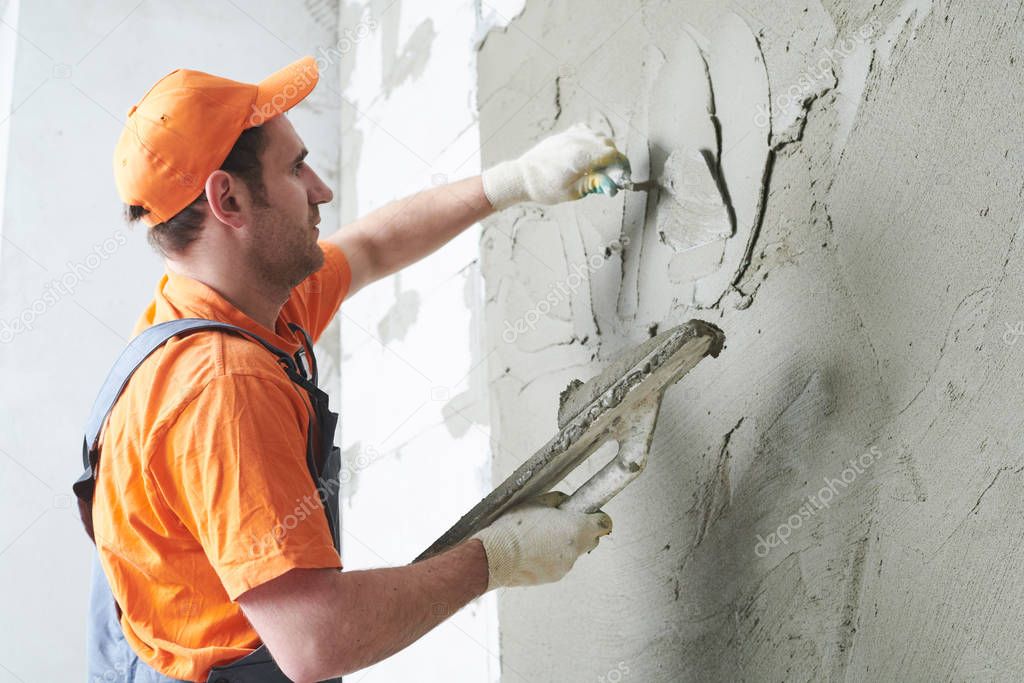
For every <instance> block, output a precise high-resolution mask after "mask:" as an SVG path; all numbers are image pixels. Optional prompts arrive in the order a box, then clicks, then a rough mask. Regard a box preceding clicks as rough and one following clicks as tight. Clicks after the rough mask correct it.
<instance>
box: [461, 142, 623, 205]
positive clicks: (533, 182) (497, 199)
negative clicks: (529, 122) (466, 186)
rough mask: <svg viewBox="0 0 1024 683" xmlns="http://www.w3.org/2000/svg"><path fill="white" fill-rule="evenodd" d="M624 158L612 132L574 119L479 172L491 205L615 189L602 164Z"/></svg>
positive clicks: (558, 199) (563, 198) (560, 199)
mask: <svg viewBox="0 0 1024 683" xmlns="http://www.w3.org/2000/svg"><path fill="white" fill-rule="evenodd" d="M615 164H625V165H626V168H628V167H629V161H628V160H627V159H626V157H625V156H624V155H623V154H622V152H620V151H619V150H618V149H616V147H615V143H614V142H612V140H611V138H607V137H604V136H603V135H600V134H598V133H597V132H595V131H594V130H593V129H592V128H590V127H589V126H588V125H586V124H585V123H577V124H576V125H574V126H572V127H571V128H569V129H568V130H566V131H565V132H562V133H558V134H557V135H552V136H550V137H547V138H544V139H543V140H541V141H540V142H538V143H537V144H536V145H535V146H534V147H532V148H530V149H529V150H527V151H526V153H525V154H523V155H522V156H521V157H519V158H518V159H513V160H511V161H503V162H501V163H500V164H498V165H497V166H494V167H492V168H489V169H487V170H486V171H484V172H483V174H482V176H481V177H482V179H483V183H484V194H485V195H486V196H487V199H488V201H490V202H491V206H493V207H494V209H495V210H496V211H501V210H502V209H506V208H508V207H510V206H512V205H513V204H517V203H519V202H525V201H533V202H537V203H539V204H558V203H560V202H567V201H571V200H573V199H579V198H580V197H582V196H584V195H587V194H591V193H595V192H596V193H606V194H609V195H614V194H615V193H616V192H618V190H619V188H618V186H617V185H616V184H615V183H614V182H613V181H612V180H611V179H610V178H608V176H606V175H604V174H602V173H600V171H601V169H604V168H607V167H608V166H613V165H615Z"/></svg>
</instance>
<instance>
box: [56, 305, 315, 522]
mask: <svg viewBox="0 0 1024 683" xmlns="http://www.w3.org/2000/svg"><path fill="white" fill-rule="evenodd" d="M218 329H219V330H225V331H228V332H236V333H238V334H242V335H245V336H247V337H249V338H251V339H254V340H255V341H257V342H259V343H260V344H262V345H263V346H264V347H265V348H266V349H267V350H268V351H270V352H271V353H273V354H274V355H275V356H277V358H278V360H279V361H280V362H281V363H282V364H283V365H284V369H285V372H287V374H288V376H289V377H290V378H292V379H293V380H301V379H302V376H301V375H300V374H299V371H298V368H297V365H296V362H295V359H294V358H292V357H291V356H290V355H289V354H288V352H286V351H283V350H281V349H279V348H277V347H276V346H274V345H273V344H270V343H269V342H267V341H266V340H265V339H263V338H262V337H260V336H259V335H256V334H253V333H252V332H249V331H248V330H246V329H244V328H241V327H238V326H237V325H232V324H230V323H225V322H219V321H216V320H207V319H205V318H181V319H178V320H168V321H167V322H162V323H158V324H156V325H153V326H152V327H149V328H147V329H145V330H144V331H142V332H141V333H139V335H138V336H136V337H135V338H134V339H132V340H131V342H129V343H128V346H127V347H125V349H124V351H122V352H121V355H120V356H118V358H117V360H116V361H115V362H114V366H113V367H112V368H111V369H110V372H109V373H107V378H106V379H105V380H104V382H103V386H102V388H101V389H100V392H99V394H98V395H97V396H96V401H95V402H94V403H93V406H92V411H90V413H89V419H88V421H87V422H86V424H85V437H84V439H83V440H82V465H83V466H84V467H85V471H84V472H83V473H82V476H80V477H79V478H78V480H77V481H76V482H75V483H74V484H73V485H72V489H73V490H74V492H75V495H76V496H77V497H78V499H79V508H80V509H81V508H83V505H86V506H89V508H90V512H91V503H92V496H93V492H94V490H95V487H96V465H97V463H98V461H99V451H98V448H97V444H98V441H99V436H100V430H101V429H103V424H104V423H105V422H106V420H107V416H108V415H110V411H111V410H113V408H114V404H115V403H116V402H117V399H118V397H119V396H120V395H121V392H122V391H124V388H125V386H126V385H127V384H128V380H129V379H131V376H132V374H134V372H135V371H136V370H137V369H138V367H139V366H140V365H141V364H142V361H144V360H146V358H148V357H149V356H150V354H152V353H153V351H155V350H156V349H157V348H159V347H160V346H162V345H163V344H164V343H165V342H166V341H167V340H168V339H170V338H171V337H174V336H177V335H181V334H187V333H190V332H197V331H199V330H218ZM91 517H92V515H91V514H89V515H88V520H87V519H86V514H85V511H84V509H82V520H83V522H85V523H86V530H87V531H88V532H89V536H90V537H91V536H92V529H91V526H92V524H91V521H92V519H91Z"/></svg>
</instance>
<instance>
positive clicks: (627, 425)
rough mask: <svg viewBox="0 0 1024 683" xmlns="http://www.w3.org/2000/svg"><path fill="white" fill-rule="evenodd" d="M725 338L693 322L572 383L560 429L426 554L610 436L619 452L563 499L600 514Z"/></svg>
mask: <svg viewBox="0 0 1024 683" xmlns="http://www.w3.org/2000/svg"><path fill="white" fill-rule="evenodd" d="M724 343H725V335H724V333H723V332H722V330H720V329H719V328H718V327H716V326H714V325H712V324H711V323H707V322H704V321H702V320H691V321H689V322H687V323H683V324H682V325H679V326H677V327H673V328H671V329H669V330H665V331H664V332H662V333H661V334H659V335H657V336H655V337H652V338H651V339H648V340H647V341H646V342H644V343H642V344H640V345H639V346H637V347H635V348H634V349H632V350H630V351H628V352H626V353H624V354H622V355H621V356H619V357H618V358H617V359H616V360H615V361H614V362H612V364H611V365H609V366H608V367H607V368H606V369H605V370H604V371H603V372H602V373H601V374H599V375H597V376H596V377H594V378H593V379H591V380H589V381H587V382H581V381H579V380H574V381H573V382H570V384H569V386H568V387H566V389H565V391H563V392H562V395H561V397H560V400H559V408H558V433H557V434H555V436H554V437H553V438H552V439H551V440H550V441H548V442H547V443H546V444H544V446H543V447H541V448H540V450H538V451H537V452H536V453H534V454H533V456H531V457H530V459H529V460H527V461H526V462H524V463H523V464H522V465H520V466H519V468H518V469H517V470H516V471H515V472H513V473H512V474H511V475H510V476H509V477H508V478H507V479H506V480H505V481H503V482H502V483H501V484H500V485H499V486H498V487H497V488H495V489H494V490H493V491H492V492H491V493H490V494H488V495H487V496H486V497H485V498H484V499H483V500H481V501H480V502H479V503H477V504H476V505H475V506H474V507H473V508H472V509H471V510H470V511H469V512H467V513H466V514H465V515H463V516H462V518H461V519H460V520H459V521H458V522H456V523H455V525H454V526H452V527H451V528H450V529H449V530H448V531H446V532H445V533H444V534H442V535H441V537H440V538H438V539H437V540H436V541H434V543H433V544H432V545H431V546H430V547H429V548H427V549H426V550H425V551H423V552H422V553H421V554H420V556H419V557H417V558H416V561H419V560H423V559H426V558H428V557H430V556H432V555H436V554H437V553H439V552H441V551H443V550H446V549H447V548H450V547H452V546H455V545H457V544H458V543H461V542H462V541H464V540H466V539H467V538H469V537H470V536H472V535H473V534H475V533H476V532H477V531H479V530H481V529H483V528H484V527H486V526H488V525H489V524H490V523H491V522H493V521H494V520H495V519H497V518H498V517H499V516H500V515H501V514H502V513H504V512H505V511H506V510H508V509H509V508H510V507H512V506H513V505H516V504H517V503H520V502H522V501H525V500H526V499H528V498H531V497H533V496H537V495H540V494H542V493H545V492H547V491H549V490H550V489H551V488H552V487H553V486H555V485H556V484H558V483H559V482H560V481H562V479H564V478H565V477H566V475H568V474H569V473H570V472H572V471H573V470H574V469H576V467H578V466H579V465H580V464H581V463H583V461H585V460H586V459H587V458H589V457H590V456H591V455H592V454H593V453H594V452H595V451H597V450H598V449H599V448H600V447H601V446H602V445H604V444H605V443H606V442H608V441H615V442H617V443H618V451H617V453H616V454H615V457H613V458H612V459H611V460H610V461H609V462H608V463H607V464H606V465H605V466H604V467H602V468H601V469H600V470H599V471H598V472H597V473H596V474H594V475H593V476H592V477H591V478H590V479H589V480H587V481H586V482H585V483H584V484H582V485H581V486H580V487H579V488H578V489H576V491H575V493H573V494H572V495H570V496H569V497H568V498H567V499H566V500H565V501H563V502H562V504H561V505H559V507H560V508H562V509H569V510H578V511H580V512H595V511H596V510H598V509H600V508H601V506H603V505H604V504H605V503H607V502H608V501H609V500H611V499H612V498H613V497H614V496H615V495H616V494H618V493H619V492H620V491H621V490H622V489H624V488H625V487H626V486H627V485H628V484H629V483H630V482H631V481H633V480H634V479H635V478H636V477H637V476H639V475H640V473H641V472H642V471H643V469H644V465H645V464H646V463H647V453H648V451H649V450H650V447H651V438H652V437H653V436H654V427H655V424H656V422H657V419H658V410H659V408H660V407H661V398H662V395H663V394H664V392H665V389H667V388H668V387H670V386H672V385H673V384H675V383H676V382H678V381H679V380H680V378H682V376H683V375H685V374H686V373H687V372H689V371H690V370H691V369H692V368H693V367H694V366H695V365H697V363H699V362H700V361H701V359H703V358H704V357H705V356H715V357H717V356H718V354H719V352H721V350H722V347H723V345H724Z"/></svg>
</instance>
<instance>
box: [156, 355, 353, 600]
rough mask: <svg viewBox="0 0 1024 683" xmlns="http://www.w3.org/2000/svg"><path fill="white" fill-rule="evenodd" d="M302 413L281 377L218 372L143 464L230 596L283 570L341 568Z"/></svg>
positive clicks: (297, 399)
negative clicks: (314, 473)
mask: <svg viewBox="0 0 1024 683" xmlns="http://www.w3.org/2000/svg"><path fill="white" fill-rule="evenodd" d="M288 392H292V394H293V395H289V393H288ZM305 410H306V408H305V404H304V403H303V402H302V400H301V398H299V395H298V393H297V392H295V390H294V388H293V387H291V386H288V385H286V384H284V383H283V382H282V383H277V382H275V381H272V380H269V379H264V378H260V377H254V376H249V375H231V374H229V375H223V376H220V377H217V378H215V379H213V380H211V381H210V383H209V384H208V385H207V386H206V387H205V388H204V389H203V390H202V391H201V392H200V393H199V395H198V396H197V397H196V398H195V399H194V400H192V401H191V402H190V403H189V404H188V405H187V406H186V407H185V409H184V410H183V411H182V412H181V413H180V414H179V415H178V417H177V418H176V419H175V421H174V423H173V424H172V425H171V427H170V428H169V429H168V431H167V435H166V438H165V447H164V448H163V449H161V450H160V453H158V454H155V455H154V456H153V458H152V459H151V461H150V463H149V467H148V469H147V475H148V476H149V477H150V478H151V479H152V480H153V484H154V486H155V488H157V489H158V490H159V491H160V494H161V496H162V497H163V499H164V501H165V502H166V504H167V505H168V506H169V507H170V508H171V509H172V511H173V512H174V513H175V515H176V516H177V517H178V518H179V519H180V520H181V521H182V523H183V524H184V525H185V526H186V527H187V528H188V529H189V530H190V531H191V533H192V534H193V535H194V536H195V537H196V538H197V539H198V541H199V543H200V544H201V545H202V547H203V549H204V551H205V553H206V556H207V558H208V559H209V561H210V564H211V565H212V567H213V569H214V571H215V572H216V573H217V575H218V577H219V578H220V580H221V583H222V584H223V585H224V589H225V591H226V592H227V594H228V597H229V598H230V599H231V600H235V599H236V598H237V597H238V596H239V595H241V594H242V593H244V592H246V591H247V590H249V589H251V588H254V587H256V586H258V585H260V584H263V583H266V582H267V581H270V580H271V579H274V578H277V577H278V576H281V575H282V574H284V573H285V572H287V571H289V570H291V569H298V568H339V567H341V562H340V558H339V557H338V553H337V551H336V550H335V548H334V545H333V543H332V540H331V534H330V530H329V528H328V526H327V518H326V516H325V514H324V511H323V507H322V505H321V504H320V500H319V498H318V496H317V492H316V487H315V485H314V483H313V479H312V477H311V476H310V473H309V469H308V467H307V465H306V432H305V424H306V420H308V418H307V417H305V415H306V414H307V413H306V412H305Z"/></svg>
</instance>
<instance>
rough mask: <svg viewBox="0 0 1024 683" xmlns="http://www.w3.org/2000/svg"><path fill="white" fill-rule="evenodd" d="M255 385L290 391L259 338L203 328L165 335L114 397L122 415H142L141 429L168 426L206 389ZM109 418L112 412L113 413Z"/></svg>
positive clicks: (284, 376)
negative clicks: (169, 337)
mask: <svg viewBox="0 0 1024 683" xmlns="http://www.w3.org/2000/svg"><path fill="white" fill-rule="evenodd" d="M234 385H245V388H246V389H251V388H252V387H253V386H254V385H258V386H259V387H260V388H263V387H265V388H266V389H268V390H269V391H267V392H265V394H264V396H261V398H266V397H267V396H266V394H273V393H275V389H279V390H283V391H284V392H286V393H287V394H289V395H290V394H292V393H294V392H293V390H292V389H291V380H289V379H288V376H287V375H286V374H285V372H284V370H283V369H282V367H281V365H280V363H279V362H278V361H277V357H276V356H275V355H274V354H273V353H272V352H271V351H269V350H268V349H266V348H264V347H263V346H262V345H261V344H260V343H259V342H257V341H255V340H253V339H251V338H249V337H244V336H242V335H240V334H235V333H231V332H226V331H222V330H201V331H197V332H191V333H189V334H186V335H181V336H178V337H174V338H172V339H170V340H168V341H167V342H166V343H165V344H163V345H162V346H160V347H159V348H157V349H156V350H155V351H154V352H153V353H152V354H151V355H150V356H149V357H148V358H146V360H144V361H143V362H142V363H141V364H140V365H139V367H138V369H137V370H136V372H135V374H134V375H133V376H132V378H131V380H130V381H129V382H128V385H127V386H126V387H125V389H124V395H123V396H122V397H121V399H120V400H119V401H118V404H119V405H118V406H117V407H118V408H121V409H122V411H117V412H122V415H125V416H131V415H134V416H135V417H136V418H141V420H142V422H143V423H145V424H144V426H143V431H144V432H151V430H154V429H157V430H159V427H160V426H161V425H163V426H169V423H170V422H173V421H174V419H175V418H176V416H177V415H178V414H179V413H180V412H181V411H182V410H183V409H184V408H185V407H186V406H187V405H188V404H189V403H191V402H192V401H194V400H195V399H196V398H198V397H199V396H200V395H201V394H203V392H206V391H223V390H224V389H225V388H226V387H230V386H234ZM111 417H112V419H113V417H114V416H113V415H112V416H111Z"/></svg>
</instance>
